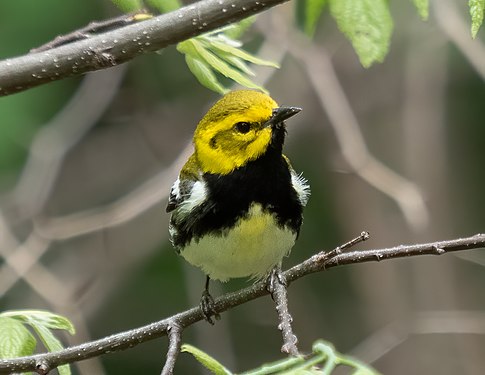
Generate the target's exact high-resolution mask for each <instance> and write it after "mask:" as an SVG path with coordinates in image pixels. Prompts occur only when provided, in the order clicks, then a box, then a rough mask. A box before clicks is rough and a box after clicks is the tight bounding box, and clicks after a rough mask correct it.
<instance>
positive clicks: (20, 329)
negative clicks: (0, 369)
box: [0, 316, 36, 358]
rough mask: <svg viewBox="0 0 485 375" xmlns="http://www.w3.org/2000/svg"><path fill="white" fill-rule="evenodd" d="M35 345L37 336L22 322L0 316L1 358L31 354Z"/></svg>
mask: <svg viewBox="0 0 485 375" xmlns="http://www.w3.org/2000/svg"><path fill="white" fill-rule="evenodd" d="M35 345H36V340H35V337H34V336H33V335H32V334H31V333H30V332H29V330H28V329H27V328H25V327H24V325H23V324H22V323H21V322H19V321H18V320H16V319H13V318H9V317H5V316H0V358H15V357H22V356H26V355H31V354H33V353H34V350H35Z"/></svg>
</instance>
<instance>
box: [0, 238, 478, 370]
mask: <svg viewBox="0 0 485 375" xmlns="http://www.w3.org/2000/svg"><path fill="white" fill-rule="evenodd" d="M482 247H485V234H477V235H475V236H471V237H467V238H460V239H456V240H449V241H438V242H431V243H425V244H417V245H400V246H396V247H391V248H387V249H375V250H361V251H352V252H347V253H341V252H340V253H338V254H336V255H335V256H334V257H331V258H328V257H327V256H326V254H327V253H326V252H324V251H322V252H320V253H318V254H315V255H313V256H312V257H311V258H309V259H307V260H306V261H304V262H302V263H300V264H298V265H296V266H294V267H292V268H290V269H289V270H287V271H285V272H283V273H282V275H283V277H285V279H286V281H287V282H288V283H291V282H292V281H295V280H297V279H299V278H301V277H303V276H305V275H309V274H311V273H315V272H319V271H323V270H326V269H328V268H332V267H336V266H341V265H345V264H355V263H365V262H371V261H381V260H386V259H394V258H404V257H410V256H418V255H442V254H445V253H449V252H453V251H460V250H469V249H477V248H482ZM266 294H268V290H267V288H266V282H265V281H263V282H259V283H256V284H254V285H252V286H250V287H247V288H244V289H241V290H239V291H237V292H233V293H227V294H225V295H223V296H221V297H219V298H217V299H216V300H215V303H214V310H215V311H216V312H218V313H221V312H224V311H227V310H229V309H231V308H233V307H236V306H239V305H241V304H243V303H246V302H248V301H251V300H253V299H256V298H259V297H261V296H263V295H266ZM203 319H204V317H203V314H202V311H201V310H200V308H199V307H194V308H192V309H190V310H186V311H184V312H181V313H178V314H176V315H174V316H172V317H170V318H167V319H163V320H161V321H158V322H155V323H151V324H148V325H146V326H144V327H140V328H135V329H132V330H129V331H125V332H121V333H117V334H114V335H111V336H108V337H105V338H102V339H99V340H95V341H91V342H87V343H85V344H82V345H78V346H73V347H69V348H66V349H64V350H61V351H59V352H55V353H45V354H37V355H33V356H28V357H21V358H13V359H0V374H8V373H12V372H18V371H36V370H37V366H39V365H42V366H43V367H45V368H47V369H51V368H55V367H57V366H59V365H62V364H65V363H72V362H76V361H80V360H84V359H88V358H92V357H97V356H100V355H103V354H106V353H110V352H115V351H120V350H124V349H128V348H130V347H133V346H135V345H138V344H141V343H142V342H146V341H149V340H153V339H155V338H158V337H161V336H165V335H167V334H168V332H169V330H170V329H171V327H172V326H173V322H178V324H179V327H180V329H184V328H186V327H188V326H191V325H192V324H194V323H196V322H198V321H200V320H203ZM174 346H175V344H173V347H174Z"/></svg>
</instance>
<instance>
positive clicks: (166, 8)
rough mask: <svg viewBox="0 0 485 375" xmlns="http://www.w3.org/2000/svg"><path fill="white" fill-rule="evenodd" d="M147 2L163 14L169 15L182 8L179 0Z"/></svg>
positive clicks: (150, 0)
mask: <svg viewBox="0 0 485 375" xmlns="http://www.w3.org/2000/svg"><path fill="white" fill-rule="evenodd" d="M145 2H146V3H147V4H148V5H150V6H151V7H153V8H155V9H157V10H158V11H160V12H161V13H168V12H171V11H173V10H175V9H179V8H180V7H182V3H181V2H180V1H179V0H145Z"/></svg>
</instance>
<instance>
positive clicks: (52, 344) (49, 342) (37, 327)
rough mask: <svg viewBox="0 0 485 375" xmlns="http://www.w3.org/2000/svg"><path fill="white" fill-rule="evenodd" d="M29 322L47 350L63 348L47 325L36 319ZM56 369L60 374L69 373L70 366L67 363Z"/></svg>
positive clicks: (55, 350)
mask: <svg viewBox="0 0 485 375" xmlns="http://www.w3.org/2000/svg"><path fill="white" fill-rule="evenodd" d="M29 324H30V325H31V326H32V328H33V329H34V331H35V332H36V333H37V335H38V336H39V337H40V339H41V341H42V342H43V344H44V345H45V347H46V348H47V350H48V351H49V352H58V351H60V350H62V349H63V348H64V347H63V345H62V343H61V342H60V341H59V340H58V339H57V338H56V337H55V336H54V334H53V333H52V332H51V330H50V329H49V328H47V326H45V325H42V324H41V323H39V321H36V320H31V321H30V322H29ZM57 371H59V374H60V375H71V368H70V367H69V365H62V366H59V367H58V368H57Z"/></svg>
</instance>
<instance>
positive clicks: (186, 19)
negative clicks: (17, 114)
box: [0, 0, 288, 96]
mask: <svg viewBox="0 0 485 375" xmlns="http://www.w3.org/2000/svg"><path fill="white" fill-rule="evenodd" d="M286 1H288V0H265V1H256V0H204V1H199V2H197V3H195V4H191V5H188V6H185V7H183V8H180V9H178V10H176V11H174V12H170V13H166V14H162V15H160V16H158V17H154V18H151V19H148V20H146V21H142V22H138V23H135V24H132V25H128V26H124V27H121V28H119V29H116V30H113V31H108V32H106V33H103V34H99V35H95V36H90V37H88V38H87V39H83V40H78V41H75V42H73V43H69V44H65V45H61V46H59V47H56V48H53V49H50V50H47V51H43V52H38V53H31V54H28V55H24V56H20V57H16V58H12V59H7V60H3V61H0V96H4V95H10V94H13V93H16V92H20V91H24V90H27V89H29V88H31V87H35V86H39V85H41V84H44V83H47V82H51V81H56V80H59V79H62V78H66V77H70V76H77V75H81V74H84V73H87V72H90V71H93V70H100V69H105V68H109V67H111V66H115V65H119V64H122V63H124V62H126V61H129V60H131V59H133V58H135V57H137V56H139V55H142V54H145V53H148V52H153V51H157V50H159V49H162V48H165V47H167V46H169V45H172V44H175V43H178V42H180V41H183V40H185V39H188V38H191V37H194V36H197V35H200V34H202V33H206V32H208V31H212V30H214V29H216V28H218V27H221V26H224V25H227V24H229V23H232V22H235V21H238V20H241V19H243V18H247V17H249V16H251V15H253V14H256V13H259V12H262V11H264V10H266V9H269V8H271V7H273V6H275V5H278V4H281V3H284V2H286Z"/></svg>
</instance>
